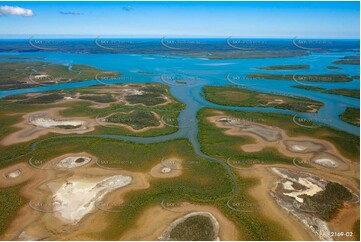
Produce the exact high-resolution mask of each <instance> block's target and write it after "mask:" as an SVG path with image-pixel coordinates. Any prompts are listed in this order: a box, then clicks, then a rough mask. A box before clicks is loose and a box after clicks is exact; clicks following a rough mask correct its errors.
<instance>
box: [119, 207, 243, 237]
mask: <svg viewBox="0 0 361 242" xmlns="http://www.w3.org/2000/svg"><path fill="white" fill-rule="evenodd" d="M173 210H174V211H169V210H166V209H164V208H162V207H161V206H160V205H158V206H154V207H151V208H149V209H147V210H146V211H144V212H143V213H142V215H141V217H140V218H139V219H138V220H137V222H136V224H135V226H134V227H132V228H131V229H129V230H127V231H126V232H125V233H124V234H123V235H122V236H121V238H120V240H157V239H158V238H159V237H160V236H162V235H163V233H164V231H166V230H167V228H168V227H169V226H170V224H172V223H173V222H174V221H175V220H177V219H179V218H182V217H184V215H186V214H189V213H194V212H195V213H197V212H200V213H210V214H212V216H213V217H214V218H215V219H216V221H218V223H219V239H220V240H239V236H240V232H241V231H238V230H237V228H236V227H235V225H234V224H233V223H232V222H231V221H230V220H228V218H227V217H226V216H225V215H223V214H222V213H221V212H220V211H219V210H218V209H217V208H215V207H213V206H209V205H196V204H190V203H182V204H180V205H179V206H178V207H174V208H173Z"/></svg>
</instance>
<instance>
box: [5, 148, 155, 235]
mask: <svg viewBox="0 0 361 242" xmlns="http://www.w3.org/2000/svg"><path fill="white" fill-rule="evenodd" d="M79 156H80V157H84V156H88V157H91V158H92V160H93V161H96V160H97V158H96V157H93V156H91V155H89V154H87V153H85V152H80V153H73V154H65V155H62V156H59V157H56V158H53V159H51V160H50V161H49V163H51V164H52V165H51V166H52V167H57V164H58V163H59V161H62V160H64V159H66V158H67V157H79ZM48 166H50V165H49V164H48V163H45V164H43V165H42V166H41V167H40V168H45V167H48ZM19 169H21V170H22V174H21V175H20V176H18V177H16V178H8V177H6V174H8V173H9V172H13V171H16V170H19ZM0 174H1V176H0V180H1V182H0V186H1V187H6V186H13V185H17V184H20V183H24V182H26V183H24V184H25V185H24V186H23V187H22V188H21V190H20V194H21V195H22V196H24V197H25V198H26V199H28V200H29V205H26V206H23V207H21V208H20V210H19V211H18V213H17V216H16V217H15V218H14V220H13V221H12V222H11V224H10V227H9V228H8V230H7V231H8V232H7V233H6V238H5V237H1V238H4V239H6V240H20V239H36V240H43V239H46V240H60V239H61V240H63V239H70V240H74V239H76V238H77V239H78V238H82V239H85V240H87V239H88V240H90V239H91V238H90V237H87V234H89V233H93V232H94V231H97V232H98V233H101V232H102V231H103V230H104V229H106V227H107V226H109V218H108V216H109V214H111V213H109V212H106V211H104V210H112V208H113V207H114V206H116V204H123V203H124V202H125V200H124V196H125V194H127V193H129V192H131V191H134V190H141V189H147V188H149V186H150V185H149V181H148V180H149V177H148V175H146V174H143V173H139V172H129V171H126V170H121V171H120V170H108V169H102V168H100V167H97V166H96V165H95V164H94V163H93V162H90V163H87V164H86V165H83V166H80V167H74V168H64V169H63V168H62V169H50V170H43V169H37V168H34V167H32V166H31V165H30V164H29V163H19V164H16V165H14V166H10V167H7V168H4V169H2V170H0ZM103 204H105V205H103ZM99 206H100V207H99ZM104 206H106V207H105V208H103V207H104ZM93 239H94V238H93Z"/></svg>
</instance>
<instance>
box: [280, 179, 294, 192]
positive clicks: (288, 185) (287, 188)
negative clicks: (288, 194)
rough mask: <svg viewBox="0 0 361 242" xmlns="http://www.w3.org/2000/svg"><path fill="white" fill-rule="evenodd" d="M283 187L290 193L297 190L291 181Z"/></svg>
mask: <svg viewBox="0 0 361 242" xmlns="http://www.w3.org/2000/svg"><path fill="white" fill-rule="evenodd" d="M282 185H283V189H285V190H289V191H293V190H295V189H294V188H293V186H292V185H293V182H291V181H286V182H285V183H282Z"/></svg>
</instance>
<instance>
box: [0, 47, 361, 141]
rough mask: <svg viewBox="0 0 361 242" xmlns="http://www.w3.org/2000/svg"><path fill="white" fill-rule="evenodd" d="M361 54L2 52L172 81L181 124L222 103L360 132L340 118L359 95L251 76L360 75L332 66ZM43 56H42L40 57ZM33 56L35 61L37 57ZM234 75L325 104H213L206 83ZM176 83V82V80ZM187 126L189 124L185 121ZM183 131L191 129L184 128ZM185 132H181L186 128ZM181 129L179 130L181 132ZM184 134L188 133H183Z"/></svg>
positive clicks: (352, 85) (133, 78)
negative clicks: (214, 56)
mask: <svg viewBox="0 0 361 242" xmlns="http://www.w3.org/2000/svg"><path fill="white" fill-rule="evenodd" d="M355 55H359V53H358V52H357V53H356V52H341V51H337V52H325V53H319V52H310V53H309V55H308V56H301V57H290V58H259V59H226V60H209V59H206V58H190V57H185V56H175V55H165V54H118V53H112V54H110V53H97V54H92V53H71V52H60V51H39V52H0V56H17V57H31V58H43V59H39V61H46V62H51V63H55V64H62V65H69V66H71V65H72V64H85V65H90V66H93V67H97V68H99V69H103V70H108V71H119V72H121V73H122V78H121V79H115V80H107V81H106V83H107V84H112V83H122V82H138V83H143V82H161V83H166V84H170V86H171V89H170V90H171V92H172V94H173V95H174V96H176V97H177V98H178V99H179V100H180V101H182V102H184V103H185V104H186V106H187V108H186V109H185V110H184V111H182V112H181V114H180V117H179V122H180V125H181V126H182V122H187V121H186V120H188V121H190V120H194V119H195V118H196V112H197V111H198V110H199V108H201V107H204V106H206V107H217V108H226V109H232V110H250V111H251V110H255V111H261V112H282V113H290V114H293V115H297V116H300V117H305V118H309V119H311V120H316V121H317V122H320V123H322V124H325V125H328V126H331V127H334V128H337V129H340V130H344V131H346V132H349V133H352V134H355V135H359V132H360V129H359V127H356V126H353V125H350V124H348V123H345V122H343V121H342V120H340V118H339V117H338V116H339V114H341V113H342V112H344V110H345V109H346V107H347V106H349V107H355V108H359V107H360V103H359V99H355V98H351V97H345V96H340V95H332V94H325V93H321V92H316V91H308V90H302V89H298V88H292V86H294V85H299V83H296V82H294V81H278V80H265V79H250V78H246V75H247V74H255V73H279V74H297V75H302V74H346V75H350V76H359V75H360V69H359V66H358V65H339V66H340V67H341V68H342V70H329V69H327V66H335V64H332V62H333V61H335V60H338V59H340V58H342V57H344V56H355ZM34 60H37V59H34ZM2 61H21V60H14V59H11V60H9V59H6V58H3V59H0V64H1V62H2ZM32 61H33V60H32ZM291 64H293V65H301V64H304V65H310V70H289V71H274V70H259V69H256V68H257V67H262V66H270V65H291ZM172 76H177V77H182V78H184V80H185V81H186V82H188V83H190V84H189V85H177V84H176V83H172V81H170V82H164V81H165V79H167V80H171V79H172V78H171V77H172ZM230 77H232V79H231V80H233V82H236V83H239V84H240V85H244V87H246V88H248V89H251V90H256V91H261V92H267V93H275V94H282V95H292V96H303V97H309V98H311V99H314V100H318V101H321V102H323V103H324V104H325V106H324V107H322V108H321V109H320V110H319V112H318V113H316V114H309V113H307V114H305V113H299V114H298V113H295V112H292V111H287V110H280V109H275V108H240V107H224V106H220V105H216V104H212V103H210V102H208V101H206V100H205V99H204V98H203V96H202V95H201V94H202V87H203V86H204V85H220V86H223V85H229V84H232V82H230ZM172 84H173V85H172ZM91 85H101V83H100V82H98V81H97V80H96V77H94V80H89V81H83V82H74V83H73V82H72V83H66V84H59V85H52V86H40V87H34V88H26V89H17V90H6V91H0V98H1V97H5V96H8V95H14V94H24V93H30V92H44V91H50V90H59V89H64V88H78V87H85V86H91ZM307 85H312V86H317V87H324V88H348V89H359V88H360V80H359V79H354V80H352V81H350V82H340V83H327V82H323V83H319V82H314V83H309V82H308V83H307ZM185 126H186V125H185ZM181 132H186V130H183V131H181ZM181 132H179V133H181ZM188 132H190V133H191V134H188V135H186V136H188V137H189V138H190V137H193V138H196V133H197V127H196V126H195V127H194V128H193V129H187V133H188ZM179 133H178V135H179ZM180 136H184V135H180Z"/></svg>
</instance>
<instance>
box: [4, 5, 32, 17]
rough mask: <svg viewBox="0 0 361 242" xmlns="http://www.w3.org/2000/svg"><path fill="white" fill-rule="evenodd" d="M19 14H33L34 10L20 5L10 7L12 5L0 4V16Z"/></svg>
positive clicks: (29, 15)
mask: <svg viewBox="0 0 361 242" xmlns="http://www.w3.org/2000/svg"><path fill="white" fill-rule="evenodd" d="M10 14H11V15H20V16H24V17H32V16H34V15H35V14H34V12H33V10H31V9H26V8H21V7H12V6H7V5H5V6H0V16H5V15H10Z"/></svg>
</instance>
